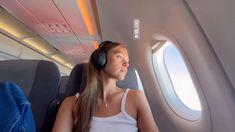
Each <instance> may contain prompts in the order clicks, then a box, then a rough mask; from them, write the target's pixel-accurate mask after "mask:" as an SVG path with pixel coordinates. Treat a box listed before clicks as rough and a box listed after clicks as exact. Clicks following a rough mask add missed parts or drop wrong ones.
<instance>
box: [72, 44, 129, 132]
mask: <svg viewBox="0 0 235 132" xmlns="http://www.w3.org/2000/svg"><path fill="white" fill-rule="evenodd" d="M119 46H121V47H123V48H126V47H125V46H124V45H123V44H120V43H117V42H112V43H111V44H107V45H105V46H103V47H102V50H103V51H104V52H105V53H106V55H107V53H108V51H109V50H111V49H114V48H116V47H119ZM85 70H86V76H87V77H86V80H84V81H86V85H85V86H84V87H82V88H80V89H81V90H80V91H79V93H80V95H79V97H78V99H77V102H76V103H75V105H74V107H73V113H72V114H73V123H74V124H73V132H89V130H90V125H91V120H92V117H93V115H94V112H95V109H96V103H97V100H98V97H99V96H100V94H101V91H102V89H101V88H102V85H101V84H102V83H101V81H102V80H101V78H100V76H99V73H100V71H98V70H96V69H95V67H94V66H93V65H92V63H91V58H90V60H89V63H88V64H87V65H86V68H85Z"/></svg>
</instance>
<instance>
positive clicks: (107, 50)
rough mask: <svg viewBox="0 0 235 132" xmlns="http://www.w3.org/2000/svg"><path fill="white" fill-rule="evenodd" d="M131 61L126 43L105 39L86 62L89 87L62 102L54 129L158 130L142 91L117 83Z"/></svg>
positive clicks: (77, 131) (102, 131)
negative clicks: (121, 86) (126, 87)
mask: <svg viewBox="0 0 235 132" xmlns="http://www.w3.org/2000/svg"><path fill="white" fill-rule="evenodd" d="M128 62H129V58H128V52H127V49H126V47H125V46H124V45H123V44H120V43H117V42H111V41H104V42H102V43H101V44H100V46H99V48H98V49H96V50H95V51H94V52H93V53H92V55H91V57H90V61H89V64H88V65H87V69H86V70H87V80H86V82H87V83H86V86H85V87H84V88H81V89H82V90H81V91H80V95H78V94H76V96H71V97H67V98H66V99H65V100H64V101H63V103H62V104H61V107H60V109H59V111H58V114H57V117H56V122H55V125H54V128H53V132H137V131H140V132H158V128H157V126H156V124H155V122H154V119H153V116H152V113H151V110H150V107H149V104H148V101H147V99H146V97H145V95H144V94H143V92H142V91H139V90H130V89H126V90H125V89H123V88H120V87H118V86H117V85H116V81H117V80H122V79H124V77H125V75H126V73H127V67H128V65H129V64H128Z"/></svg>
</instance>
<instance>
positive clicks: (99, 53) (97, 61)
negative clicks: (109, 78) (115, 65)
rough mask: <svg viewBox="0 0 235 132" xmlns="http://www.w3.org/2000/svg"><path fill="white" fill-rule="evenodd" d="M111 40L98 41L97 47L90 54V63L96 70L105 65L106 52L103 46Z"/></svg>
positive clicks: (110, 42)
mask: <svg viewBox="0 0 235 132" xmlns="http://www.w3.org/2000/svg"><path fill="white" fill-rule="evenodd" d="M112 43H113V42H112V41H103V42H102V43H100V45H99V47H98V48H97V49H96V50H95V51H94V52H93V53H92V54H91V63H92V65H93V66H94V67H95V69H96V70H98V71H100V70H101V69H102V68H104V67H105V65H106V63H107V55H106V54H107V53H106V52H105V51H104V50H103V48H104V47H105V46H106V45H108V44H112Z"/></svg>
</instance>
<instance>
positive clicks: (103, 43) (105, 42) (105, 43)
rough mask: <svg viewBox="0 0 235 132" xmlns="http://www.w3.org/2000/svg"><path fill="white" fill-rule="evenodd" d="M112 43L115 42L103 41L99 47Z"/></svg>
mask: <svg viewBox="0 0 235 132" xmlns="http://www.w3.org/2000/svg"><path fill="white" fill-rule="evenodd" d="M111 43H113V42H112V41H108V40H106V41H103V42H102V43H100V45H99V48H100V49H102V48H103V47H105V45H108V44H111Z"/></svg>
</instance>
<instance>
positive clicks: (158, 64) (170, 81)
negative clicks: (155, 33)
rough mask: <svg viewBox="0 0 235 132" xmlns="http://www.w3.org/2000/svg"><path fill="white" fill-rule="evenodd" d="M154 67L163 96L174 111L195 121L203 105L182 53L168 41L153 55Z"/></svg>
mask: <svg viewBox="0 0 235 132" xmlns="http://www.w3.org/2000/svg"><path fill="white" fill-rule="evenodd" d="M155 51H156V50H155ZM153 66H154V70H155V72H156V75H157V79H158V81H159V84H160V87H161V90H162V92H163V95H164V97H165V99H166V101H167V103H168V104H169V105H170V107H172V108H173V110H174V111H175V112H176V113H177V114H179V115H180V116H183V117H185V118H189V119H192V120H194V119H195V118H197V117H198V116H199V115H200V114H201V104H200V101H199V97H198V94H197V92H196V88H195V85H194V83H193V81H192V79H191V76H190V74H189V71H188V69H187V67H186V65H185V62H184V60H183V57H182V56H181V53H180V52H179V50H178V49H177V47H176V46H175V45H174V44H172V43H171V42H170V41H166V43H165V44H163V45H162V46H161V48H159V49H158V50H157V51H156V52H154V53H153Z"/></svg>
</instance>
